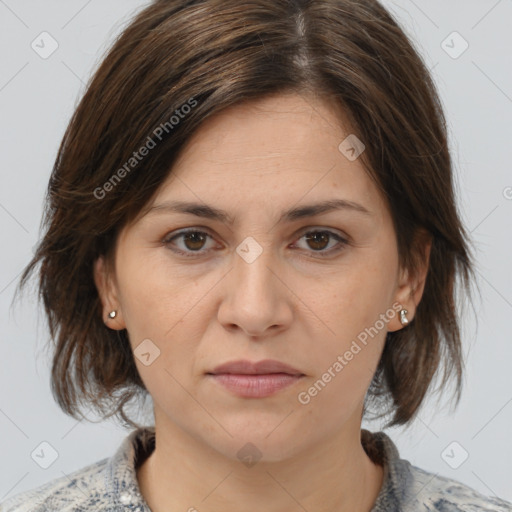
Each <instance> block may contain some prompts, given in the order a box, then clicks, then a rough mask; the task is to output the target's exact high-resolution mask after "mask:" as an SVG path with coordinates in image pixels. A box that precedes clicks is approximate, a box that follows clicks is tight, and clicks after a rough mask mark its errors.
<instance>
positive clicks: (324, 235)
mask: <svg viewBox="0 0 512 512" xmlns="http://www.w3.org/2000/svg"><path fill="white" fill-rule="evenodd" d="M307 238H308V242H311V241H312V242H313V244H315V243H317V242H319V241H320V245H321V247H316V249H323V248H324V247H326V245H327V244H326V243H325V244H322V243H321V240H319V238H323V241H324V242H328V240H329V235H328V234H327V233H324V232H317V233H315V234H314V235H313V236H308V237H307ZM313 249H315V247H313Z"/></svg>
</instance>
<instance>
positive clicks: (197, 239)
mask: <svg viewBox="0 0 512 512" xmlns="http://www.w3.org/2000/svg"><path fill="white" fill-rule="evenodd" d="M208 239H212V237H211V235H209V234H208V233H205V232H204V231H198V230H193V229H191V230H189V231H182V232H181V233H177V234H175V235H172V236H169V237H167V238H166V239H165V240H164V241H163V243H164V245H166V246H168V247H169V249H171V250H172V251H174V252H176V253H178V254H181V255H183V256H190V257H194V256H200V255H202V254H205V253H206V252H208V251H209V250H210V249H211V248H206V249H204V247H205V245H206V244H207V241H208ZM178 242H179V243H178ZM203 249H204V250H203Z"/></svg>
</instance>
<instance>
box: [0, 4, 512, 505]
mask: <svg viewBox="0 0 512 512" xmlns="http://www.w3.org/2000/svg"><path fill="white" fill-rule="evenodd" d="M144 5H145V3H144V2H141V1H137V0H109V1H108V2H107V1H98V0H89V1H85V0H66V1H65V2H64V1H63V0H46V1H44V2H41V0H38V1H36V0H31V1H29V0H5V1H4V0H0V43H1V44H0V48H1V50H0V51H1V53H0V62H1V65H0V112H1V116H0V137H1V139H0V140H1V153H0V155H1V163H0V183H1V187H0V229H1V250H0V322H1V323H0V325H1V329H0V348H1V358H0V393H1V394H0V432H1V436H0V461H1V462H0V465H1V466H0V501H3V500H4V499H6V498H7V497H10V496H11V495H13V494H15V493H18V492H21V491H24V490H26V489H30V488H33V487H35V486H37V485H40V484H42V483H45V482H47V481H49V480H50V479H53V478H57V477H60V476H62V475H67V474H69V473H70V472H72V471H74V470H76V469H79V468H81V467H83V466H85V465H87V464H90V463H92V462H95V461H97V460H100V459H103V458H105V457H108V456H110V455H112V454H113V452H114V451H115V450H116V449H117V447H118V446H119V444H120V442H121V440H122V439H123V438H124V437H125V436H126V435H127V433H128V431H126V430H124V429H123V428H121V427H120V426H116V425H115V424H114V423H113V422H110V421H107V422H99V423H90V422H88V421H76V420H74V419H71V418H69V417H67V416H66V415H64V414H63V413H62V412H61V411H60V409H59V408H58V407H57V405H56V404H55V402H54V401H53V398H52V396H51V393H50V386H49V359H48V355H47V353H46V350H45V346H46V343H47V339H48V333H47V330H46V325H45V323H44V321H43V316H42V313H40V312H39V313H38V308H37V304H36V302H35V299H34V297H33V295H32V296H30V294H28V295H27V296H26V297H27V298H26V299H25V301H24V302H23V303H22V305H20V306H18V307H16V308H11V301H12V296H13V292H14V289H15V285H16V283H17V280H18V278H19V274H20V272H21V271H22V269H23V268H24V266H25V265H26V263H27V262H28V261H29V259H30V258H31V256H32V248H33V246H34V244H35V243H36V241H37V240H38V237H39V226H40V221H41V214H42V208H43V198H44V193H45V190H46V186H47V182H48V178H49V176H50V171H51V168H52V164H53V161H54V159H55V156H56V151H57V148H58V145H59V143H60V141H61V138H62V136H63V134H64V130H65V128H66V126H67V123H68V121H69V118H70V116H71V114H72V112H73V109H74V107H75V106H76V104H77V101H78V99H79V98H80V97H81V95H82V94H83V92H84V85H85V83H86V82H87V80H88V79H89V77H90V75H91V74H92V72H93V70H94V69H95V67H96V66H97V64H98V63H99V62H100V60H101V57H102V55H103V53H104V52H105V51H106V49H107V48H108V46H109V45H110V43H111V42H112V40H113V38H114V36H116V35H117V34H118V33H119V32H120V31H121V29H122V28H123V27H124V26H125V25H126V23H127V22H128V21H129V20H130V17H131V16H132V15H133V14H134V13H135V12H136V11H138V10H139V9H141V8H142V7H143V6H144ZM384 5H386V6H387V7H388V8H389V9H390V10H391V11H392V12H393V13H394V14H395V15H396V16H397V18H398V20H399V21H400V23H401V24H402V26H403V28H404V30H405V31H406V32H407V34H408V35H409V36H410V37H411V38H412V40H413V42H414V44H415V45H416V48H417V49H418V51H419V52H420V53H421V55H422V56H423V58H424V60H425V62H426V63H427V64H428V66H429V68H430V69H431V70H432V73H433V76H434V78H435V81H436V83H437V86H438V89H439V92H440V95H441V97H442V101H443V104H444V107H445V112H446V116H447V119H448V123H449V131H450V146H451V149H452V152H453V156H454V163H455V171H456V181H457V194H458V201H459V204H460V209H461V212H462V216H463V220H464V222H465V224H466V226H467V227H468V230H469V231H470V232H471V237H472V240H473V242H474V245H475V248H476V250H477V258H478V268H477V270H478V274H477V275H478V285H479V288H480V291H481V297H478V295H476V296H475V300H476V306H477V307H476V312H477V318H475V316H474V314H473V313H472V311H471V310H469V313H468V314H466V315H465V316H464V319H463V335H464V350H465V352H466V353H467V372H466V378H465V388H464V394H463V398H462V401H461V403H460V405H459V407H458V408H457V409H456V410H455V411H450V408H449V404H448V403H447V402H446V401H444V402H443V401H441V402H440V403H436V402H434V401H432V400H430V401H429V402H428V403H427V404H426V405H425V407H424V408H423V409H422V410H421V412H420V415H419V417H418V419H417V420H416V421H415V422H414V424H413V425H412V428H411V429H409V430H407V431H404V429H401V428H394V429H388V430H386V432H387V433H388V434H389V435H390V436H391V438H392V439H393V440H394V441H395V442H396V444H397V445H398V448H399V450H400V453H401V456H402V457H403V458H405V459H408V460H409V461H411V463H413V464H414V465H417V466H419V467H421V468H424V469H426V470H428V471H431V472H433V473H436V474H440V475H446V476H448V477H451V478H455V479H457V480H460V481H462V482H464V483H466V484H468V485H470V486H471V487H473V488H475V489H477V490H478V491H480V492H482V493H484V494H487V495H497V496H499V497H501V498H504V499H507V500H512V443H511V442H510V432H511V431H512V429H511V424H512V386H511V380H512V379H511V360H512V327H511V324H510V319H511V318H512V286H511V285H512V271H511V263H510V262H511V256H510V254H511V250H512V236H511V220H512V173H511V163H510V162H511V161H512V144H511V142H510V139H511V135H512V132H511V128H510V126H511V122H512V65H511V64H512V62H511V54H510V48H511V47H512V30H511V27H512V23H511V22H512V2H510V1H506V0H499V1H497V0H464V1H462V0H459V1H456V0H451V1H450V2H447V1H446V0H435V1H433V0H429V1H428V2H424V1H423V2H421V3H420V0H416V1H415V2H414V1H412V0H399V1H393V2H392V1H385V2H384ZM42 32H47V33H48V34H49V35H50V36H48V35H43V36H41V35H40V34H41V33H42ZM455 32H456V33H455ZM41 37H45V38H46V40H45V41H46V44H45V48H46V50H45V51H51V50H52V49H53V48H52V46H51V44H53V45H55V44H58V47H57V48H56V49H55V51H54V52H53V53H52V54H51V55H50V56H47V58H43V56H41V52H42V49H41V48H40V49H39V53H38V52H36V51H35V50H34V49H33V41H36V43H37V41H40V38H41ZM38 38H39V39H38ZM53 41H56V43H54V42H53ZM40 46H42V45H41V44H40ZM39 311H40V310H39ZM363 426H364V427H365V428H369V429H370V430H378V429H380V426H379V423H378V422H372V423H369V424H368V423H366V422H365V424H363ZM43 442H46V443H49V444H50V445H51V446H52V447H53V449H54V450H55V452H56V457H57V458H56V460H55V461H54V462H53V464H51V465H50V467H48V468H47V469H44V468H42V467H40V465H38V464H36V462H34V460H33V458H32V457H31V454H33V453H34V450H40V447H41V443H43ZM42 446H47V445H42Z"/></svg>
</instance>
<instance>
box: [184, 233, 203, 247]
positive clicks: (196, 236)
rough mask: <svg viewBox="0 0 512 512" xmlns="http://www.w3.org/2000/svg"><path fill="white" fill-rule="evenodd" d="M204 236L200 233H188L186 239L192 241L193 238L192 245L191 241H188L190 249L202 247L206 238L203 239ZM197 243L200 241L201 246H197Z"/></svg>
mask: <svg viewBox="0 0 512 512" xmlns="http://www.w3.org/2000/svg"><path fill="white" fill-rule="evenodd" d="M203 238H204V237H203V235H201V234H200V233H188V234H187V235H186V236H185V240H187V241H190V240H191V239H192V246H190V243H187V244H186V245H187V248H188V249H201V244H202V242H203V241H204V240H202V239H203ZM195 243H199V246H195V245H194V244H195Z"/></svg>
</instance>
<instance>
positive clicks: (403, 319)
mask: <svg viewBox="0 0 512 512" xmlns="http://www.w3.org/2000/svg"><path fill="white" fill-rule="evenodd" d="M405 315H407V309H401V310H400V323H401V324H402V325H407V324H408V323H409V320H408V319H407V317H406V316H405Z"/></svg>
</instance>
